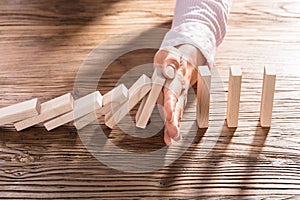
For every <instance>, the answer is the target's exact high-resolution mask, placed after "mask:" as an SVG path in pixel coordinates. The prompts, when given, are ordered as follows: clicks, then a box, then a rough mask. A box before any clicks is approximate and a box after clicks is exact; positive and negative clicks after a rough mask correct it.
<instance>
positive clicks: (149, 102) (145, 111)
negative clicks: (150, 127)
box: [136, 67, 166, 128]
mask: <svg viewBox="0 0 300 200" xmlns="http://www.w3.org/2000/svg"><path fill="white" fill-rule="evenodd" d="M165 82H166V78H165V77H164V76H163V75H162V72H161V68H159V67H157V68H155V70H154V72H153V75H152V86H151V91H150V93H149V95H148V96H147V99H146V102H145V104H144V106H143V108H141V109H142V110H141V111H140V114H139V118H138V120H137V121H136V126H137V127H139V128H146V126H147V123H148V121H149V119H150V117H151V114H152V112H153V109H154V106H155V104H156V101H157V98H158V96H159V93H160V92H161V90H162V88H163V86H164V84H165Z"/></svg>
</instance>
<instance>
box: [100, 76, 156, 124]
mask: <svg viewBox="0 0 300 200" xmlns="http://www.w3.org/2000/svg"><path fill="white" fill-rule="evenodd" d="M150 89H151V79H150V78H149V77H148V76H146V75H145V74H143V75H142V76H141V77H140V78H139V79H138V80H137V81H136V82H135V83H134V84H133V85H132V86H131V87H130V88H129V98H128V101H127V102H126V103H124V104H123V105H121V106H120V107H119V108H118V109H117V111H116V112H114V113H111V114H108V115H105V125H106V126H108V127H109V128H111V129H112V128H113V127H114V126H115V125H116V124H117V123H119V122H120V121H121V120H122V119H123V118H124V117H125V116H126V114H127V113H128V112H129V111H130V110H131V109H132V108H133V107H134V106H135V105H136V104H138V102H139V101H140V100H141V99H142V98H143V97H144V96H145V95H147V93H148V92H149V91H150Z"/></svg>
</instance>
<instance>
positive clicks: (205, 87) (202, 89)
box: [197, 66, 211, 128]
mask: <svg viewBox="0 0 300 200" xmlns="http://www.w3.org/2000/svg"><path fill="white" fill-rule="evenodd" d="M210 86H211V73H210V70H209V68H208V67H207V66H201V67H198V82H197V123H198V127H199V128H208V122H209V105H210Z"/></svg>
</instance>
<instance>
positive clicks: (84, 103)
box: [44, 91, 102, 131]
mask: <svg viewBox="0 0 300 200" xmlns="http://www.w3.org/2000/svg"><path fill="white" fill-rule="evenodd" d="M101 106H102V95H101V94H100V92H99V91H96V92H93V93H91V94H88V95H86V96H84V97H81V98H79V99H77V100H75V102H74V110H73V111H71V112H68V113H66V114H64V115H62V116H59V117H57V118H55V119H53V120H51V121H48V122H46V123H45V124H44V126H45V127H46V129H47V130H48V131H51V130H53V129H55V128H57V127H59V126H62V125H64V124H66V123H68V122H71V121H73V120H75V119H79V118H80V117H83V116H84V115H87V114H88V113H90V112H93V111H94V110H96V109H99V108H101Z"/></svg>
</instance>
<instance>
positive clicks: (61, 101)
mask: <svg viewBox="0 0 300 200" xmlns="http://www.w3.org/2000/svg"><path fill="white" fill-rule="evenodd" d="M73 102H74V101H73V97H72V95H71V94H70V93H68V94H65V95H63V96H60V97H57V98H55V99H52V100H50V101H47V102H45V103H42V104H41V112H40V114H39V115H37V116H34V117H31V118H28V119H25V120H23V121H20V122H17V123H15V124H14V126H15V128H16V129H17V131H21V130H23V129H26V128H28V127H31V126H34V125H36V124H39V123H41V122H44V121H47V120H49V119H52V118H54V117H57V116H59V115H62V114H64V113H66V112H69V111H71V110H72V109H73Z"/></svg>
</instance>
